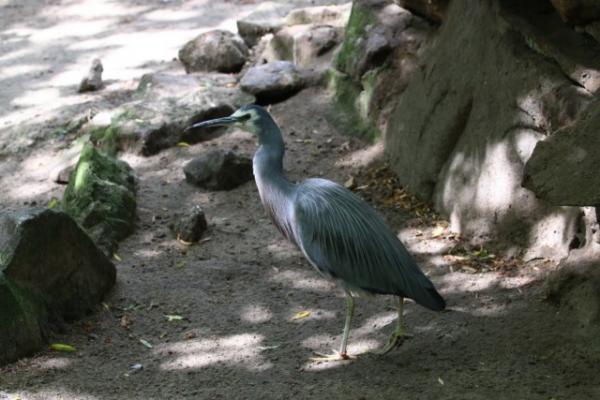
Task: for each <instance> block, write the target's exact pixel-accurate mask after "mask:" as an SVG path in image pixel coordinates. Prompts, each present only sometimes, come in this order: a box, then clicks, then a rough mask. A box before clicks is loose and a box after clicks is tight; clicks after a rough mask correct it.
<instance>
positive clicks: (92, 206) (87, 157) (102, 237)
mask: <svg viewBox="0 0 600 400" xmlns="http://www.w3.org/2000/svg"><path fill="white" fill-rule="evenodd" d="M62 205H63V208H64V210H65V211H66V212H67V213H68V214H70V215H71V216H72V217H73V218H75V220H76V221H77V222H78V223H79V224H80V225H81V226H82V227H83V228H84V229H85V230H86V231H87V233H88V234H89V235H90V236H91V237H92V239H94V241H95V242H96V243H97V244H98V246H99V247H101V248H102V249H103V250H104V251H105V252H106V254H108V255H112V254H113V252H114V251H115V250H116V248H117V246H118V242H119V241H120V240H122V239H124V238H125V237H127V236H128V235H129V234H131V233H132V232H133V228H134V223H135V210H136V198H135V178H134V175H133V171H132V170H131V168H130V167H129V165H127V163H125V162H124V161H120V160H117V159H115V158H113V157H111V156H109V155H107V154H104V153H103V152H101V151H98V150H97V149H95V148H94V147H93V146H91V145H89V144H88V145H86V146H85V147H84V148H83V150H82V152H81V156H80V157H79V161H78V162H77V166H76V168H75V171H74V172H73V173H72V174H71V177H70V179H69V184H68V186H67V188H66V189H65V193H64V196H63V202H62Z"/></svg>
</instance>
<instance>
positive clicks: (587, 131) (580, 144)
mask: <svg viewBox="0 0 600 400" xmlns="http://www.w3.org/2000/svg"><path fill="white" fill-rule="evenodd" d="M598 132H600V99H598V98H596V99H595V100H594V101H593V102H592V103H590V105H589V106H588V107H587V109H586V111H585V112H584V113H583V114H582V115H581V117H580V118H579V119H578V120H577V121H576V122H574V123H573V124H571V125H569V126H566V127H565V128H563V129H561V130H558V131H557V132H555V133H554V134H552V135H551V136H550V137H548V138H547V139H545V140H543V141H540V142H538V143H537V145H536V146H535V149H534V150H533V154H532V155H531V157H530V158H529V160H527V164H526V165H525V175H524V178H523V186H524V187H526V188H528V189H530V190H531V191H533V192H534V193H535V195H536V196H537V197H538V198H540V199H543V200H544V201H547V202H548V203H550V204H553V205H557V206H598V205H600V177H599V176H598V175H597V173H596V169H597V166H598V165H600V152H598V149H600V136H599V135H598Z"/></svg>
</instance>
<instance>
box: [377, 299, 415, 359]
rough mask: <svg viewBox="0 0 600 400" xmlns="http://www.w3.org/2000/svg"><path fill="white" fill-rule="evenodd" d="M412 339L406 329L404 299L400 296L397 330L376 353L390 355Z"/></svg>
mask: <svg viewBox="0 0 600 400" xmlns="http://www.w3.org/2000/svg"><path fill="white" fill-rule="evenodd" d="M410 337H412V335H410V334H408V333H407V332H406V331H405V329H404V297H400V296H398V321H397V322H396V329H394V332H393V333H392V335H391V336H390V338H389V339H388V342H387V344H386V345H385V346H383V348H381V349H379V350H377V351H375V352H374V353H375V354H377V355H383V354H387V353H389V352H390V351H391V350H393V349H395V348H396V347H400V346H401V345H402V344H403V343H404V340H405V339H407V338H410Z"/></svg>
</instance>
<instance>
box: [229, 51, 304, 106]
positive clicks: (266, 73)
mask: <svg viewBox="0 0 600 400" xmlns="http://www.w3.org/2000/svg"><path fill="white" fill-rule="evenodd" d="M240 86H241V88H242V90H244V91H246V92H248V93H251V94H253V95H255V96H256V98H257V101H258V102H259V103H262V104H269V103H273V102H277V101H281V100H285V99H286V98H288V97H290V96H292V95H294V94H295V93H297V92H298V91H299V90H301V89H302V88H303V87H304V79H303V77H302V74H301V73H300V71H299V70H298V68H296V65H294V64H293V63H291V62H289V61H274V62H270V63H267V64H263V65H258V66H255V67H252V68H250V69H249V70H248V71H247V72H246V74H245V75H244V76H243V77H242V79H241V81H240Z"/></svg>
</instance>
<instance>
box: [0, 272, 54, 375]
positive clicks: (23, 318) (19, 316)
mask: <svg viewBox="0 0 600 400" xmlns="http://www.w3.org/2000/svg"><path fill="white" fill-rule="evenodd" d="M46 323H47V314H46V311H45V308H44V307H43V303H42V302H41V301H40V300H39V299H35V298H33V296H32V295H31V294H29V292H27V291H26V290H23V289H22V288H20V287H19V286H18V285H16V284H15V283H13V282H11V281H10V280H8V279H6V277H5V276H4V274H2V273H1V272H0V365H2V364H6V363H9V362H11V361H15V360H16V359H18V358H19V357H23V356H26V355H29V354H31V353H33V352H34V351H36V350H38V349H39V348H40V347H41V346H42V345H43V342H44V330H45V329H44V326H45V325H46Z"/></svg>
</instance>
